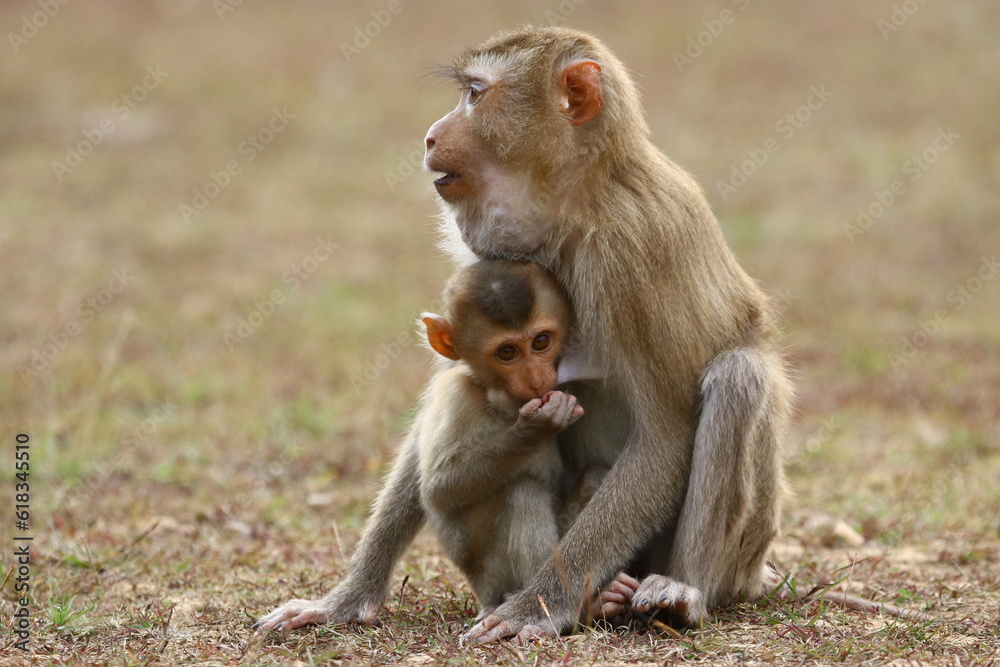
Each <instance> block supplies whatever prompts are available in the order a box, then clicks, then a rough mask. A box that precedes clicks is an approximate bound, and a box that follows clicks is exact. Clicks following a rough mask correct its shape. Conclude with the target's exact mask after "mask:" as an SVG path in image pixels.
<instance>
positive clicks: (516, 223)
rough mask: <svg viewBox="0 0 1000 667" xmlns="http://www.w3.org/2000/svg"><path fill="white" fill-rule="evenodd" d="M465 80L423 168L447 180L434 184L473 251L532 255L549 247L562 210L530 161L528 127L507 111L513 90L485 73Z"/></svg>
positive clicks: (432, 133)
mask: <svg viewBox="0 0 1000 667" xmlns="http://www.w3.org/2000/svg"><path fill="white" fill-rule="evenodd" d="M461 81H462V84H463V89H462V97H461V100H460V101H459V103H458V106H457V107H456V108H455V109H454V110H453V111H452V112H451V113H449V114H448V115H446V116H445V117H444V118H442V119H440V120H439V121H437V122H436V123H434V124H433V125H432V126H431V128H430V130H428V132H427V136H426V138H425V144H426V155H425V158H424V164H425V166H426V168H427V169H428V170H429V171H432V172H435V173H437V174H439V175H440V176H439V178H438V179H437V180H435V181H434V186H435V187H436V188H437V191H438V194H439V195H440V196H441V199H442V200H444V202H445V205H446V206H447V207H448V209H449V210H450V212H451V213H452V214H453V215H454V218H455V221H456V223H457V224H458V227H459V230H460V231H461V233H462V240H463V241H464V242H465V243H466V245H468V246H469V248H470V249H471V250H472V251H473V252H475V253H476V254H477V255H479V256H480V257H520V256H526V255H530V254H531V253H532V252H534V251H536V250H537V249H538V248H539V247H540V246H541V245H542V244H543V243H544V241H545V239H546V236H547V235H548V233H549V232H550V231H551V229H552V227H553V225H554V222H555V220H556V218H557V215H556V213H557V210H558V207H557V206H556V205H555V203H554V200H553V198H552V197H551V196H547V195H546V190H547V185H546V183H545V179H544V178H539V174H538V169H537V165H536V164H532V163H529V162H526V158H525V157H524V152H525V151H524V150H523V148H522V147H521V144H523V140H524V137H523V135H524V130H523V128H516V127H513V128H512V127H509V125H510V121H509V120H508V119H507V118H506V116H509V115H510V113H509V111H505V110H504V109H503V107H504V105H505V103H506V102H505V99H504V98H505V97H507V96H509V95H510V91H509V90H506V89H505V87H504V86H503V85H502V84H501V83H500V82H499V81H498V80H496V79H495V78H494V77H493V76H491V75H489V74H488V73H485V72H478V73H477V74H475V75H471V74H470V75H469V76H468V78H466V77H464V76H463V77H461ZM508 106H509V105H508ZM501 112H503V113H501ZM534 150H535V151H537V148H535V149H534ZM534 162H536V163H537V160H535V161H534Z"/></svg>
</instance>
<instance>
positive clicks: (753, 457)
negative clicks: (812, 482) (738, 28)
mask: <svg viewBox="0 0 1000 667" xmlns="http://www.w3.org/2000/svg"><path fill="white" fill-rule="evenodd" d="M450 71H451V72H452V73H453V74H454V77H455V78H456V79H457V81H458V82H459V83H460V85H461V86H462V89H463V94H462V98H461V101H460V102H459V105H458V107H457V108H456V109H455V110H454V111H452V112H451V113H449V114H448V115H447V116H445V117H444V118H442V119H441V120H439V121H438V122H437V123H435V124H434V125H433V126H432V127H431V129H430V130H429V132H428V134H427V137H426V146H427V155H426V166H427V167H428V169H430V170H431V171H434V172H439V173H442V174H443V176H441V177H440V178H438V179H437V180H436V181H435V186H436V187H437V189H438V192H439V194H440V195H441V198H442V199H443V200H444V202H445V205H444V210H445V221H444V222H445V229H446V231H448V230H455V231H457V232H459V233H460V237H461V242H459V241H458V240H457V239H456V244H455V246H454V248H453V250H454V251H455V255H456V257H458V258H459V259H467V258H468V257H467V256H468V251H469V250H471V251H472V252H473V253H475V254H476V255H478V256H480V257H484V258H497V257H500V258H517V259H530V260H532V261H534V262H537V263H539V264H541V265H542V266H544V267H545V268H547V269H548V270H549V271H551V272H552V273H553V274H554V275H556V276H557V277H559V278H560V279H561V281H562V282H563V283H564V284H565V286H566V288H567V291H568V294H569V296H570V299H571V301H572V304H573V308H574V310H575V312H576V315H577V327H578V341H579V344H578V346H577V350H578V355H577V356H578V358H577V359H568V360H566V361H565V362H564V365H565V367H566V369H565V371H566V374H567V375H579V374H580V373H584V372H586V371H588V370H590V369H592V368H594V367H596V368H597V369H599V373H598V374H599V375H601V376H602V377H603V379H604V386H603V388H602V389H601V390H599V391H593V390H588V388H587V387H586V386H580V387H574V388H572V390H571V391H572V393H574V394H576V395H577V396H578V397H580V402H581V404H582V405H586V406H587V418H586V419H583V420H581V421H580V422H578V423H577V424H576V425H574V426H573V427H571V428H570V429H569V430H568V431H566V432H565V433H563V434H562V435H561V436H560V440H561V442H560V446H561V449H562V451H563V455H564V458H565V461H566V465H567V467H568V468H569V469H570V471H571V472H572V471H573V470H577V469H583V468H584V467H585V466H588V465H591V464H598V465H599V464H611V469H610V470H609V472H608V473H607V475H606V476H605V477H604V480H603V482H602V483H601V486H600V487H599V488H598V490H597V492H596V493H595V495H594V497H593V499H592V500H591V502H590V503H589V504H588V505H587V506H586V507H585V508H584V509H583V511H582V512H581V513H580V515H579V517H578V518H577V520H576V521H575V523H574V524H573V525H572V526H571V527H570V528H569V530H568V531H567V532H566V534H565V535H564V536H563V537H562V539H561V541H560V542H559V546H558V549H557V551H556V553H555V554H554V555H553V557H552V558H551V559H549V560H548V562H547V563H546V564H545V565H544V566H543V567H542V569H541V570H540V571H539V572H538V573H537V574H536V575H535V576H534V578H533V579H532V580H531V583H530V584H529V586H528V587H527V588H526V589H525V590H523V591H521V592H520V593H518V594H516V595H514V596H513V597H512V598H511V599H510V600H508V601H507V602H505V603H504V604H502V605H501V606H500V607H498V608H497V609H496V611H495V612H494V613H493V614H491V615H490V616H487V617H486V618H484V619H483V620H482V621H480V622H479V623H478V624H476V625H475V626H474V627H473V628H472V629H471V630H470V631H469V632H468V633H467V634H466V636H465V637H464V639H465V640H471V641H497V640H499V639H502V638H504V637H511V636H517V637H518V639H528V638H531V637H535V636H540V635H544V634H552V633H554V632H562V631H566V630H568V629H571V628H572V627H573V625H574V624H575V623H576V622H577V620H578V614H579V609H580V607H581V605H580V601H581V600H583V599H587V598H588V597H591V596H592V595H593V589H594V588H596V587H597V586H600V585H603V584H605V583H607V582H609V581H611V580H612V578H613V577H614V576H615V574H616V573H617V572H618V571H619V570H621V569H622V568H624V567H627V566H629V567H630V569H631V570H632V571H633V572H634V573H636V574H639V575H642V576H644V577H645V578H644V579H643V581H642V583H641V584H640V585H639V587H638V590H637V591H636V592H635V595H634V596H633V597H632V606H633V607H634V608H636V609H638V610H639V611H646V610H650V609H652V608H657V607H658V608H661V609H664V610H665V612H666V613H667V614H669V615H670V617H671V618H673V620H674V621H675V622H677V623H680V624H687V625H696V624H698V623H699V622H700V621H701V620H702V619H703V618H704V617H705V615H706V613H707V610H708V609H709V608H711V607H714V606H717V605H720V604H725V603H728V602H730V601H732V600H734V599H738V598H740V597H746V598H755V597H758V596H760V595H761V594H762V593H764V592H765V591H766V590H767V589H768V588H769V587H771V586H774V585H776V584H777V583H778V580H777V579H776V578H775V577H774V576H773V573H772V572H771V571H770V570H769V568H768V567H767V565H766V564H765V562H764V559H765V556H766V553H767V550H768V547H769V545H770V543H771V541H772V540H773V539H774V537H775V536H776V534H777V531H778V524H779V510H780V499H781V495H782V489H783V476H782V471H781V463H780V441H781V438H782V436H783V433H784V430H785V424H786V421H787V415H788V412H789V402H790V396H791V385H790V382H789V380H788V377H787V374H786V370H785V367H784V364H783V363H782V360H781V358H780V356H779V354H778V352H777V346H776V342H775V338H776V331H775V326H774V323H773V319H772V313H771V309H770V307H769V305H768V303H767V299H766V298H765V296H764V295H763V293H762V292H761V291H760V289H759V288H758V287H757V285H756V284H755V283H754V282H753V281H752V280H751V279H750V278H749V277H748V276H747V275H746V273H744V272H743V270H742V269H741V268H740V267H739V265H738V264H737V262H736V259H735V258H734V257H733V255H732V253H731V251H730V250H729V248H728V247H727V246H726V243H725V240H724V239H723V236H722V233H721V230H720V228H719V225H718V223H717V222H716V220H715V217H714V216H713V214H712V212H711V210H710V208H709V206H708V202H707V201H706V200H705V197H704V195H703V194H702V192H701V190H700V189H699V187H698V185H697V184H696V183H695V182H694V180H693V179H692V178H691V177H690V176H689V175H688V174H687V173H685V172H684V171H683V170H682V169H681V168H679V167H678V166H677V165H675V164H674V163H673V162H671V161H670V160H668V159H667V158H666V157H664V156H663V154H662V153H660V152H659V150H658V149H657V148H656V147H655V146H654V145H653V144H652V143H651V142H650V140H649V129H648V127H647V125H646V121H645V117H644V114H643V112H642V109H641V107H640V102H639V95H638V93H637V91H636V89H635V86H634V84H633V83H632V81H631V79H630V78H629V76H628V74H627V73H626V71H625V68H624V67H623V66H622V64H621V63H620V62H619V61H618V60H617V58H615V57H614V56H613V55H612V54H611V53H610V52H609V51H608V49H607V48H606V47H605V46H604V45H603V44H602V43H601V42H599V41H598V40H597V39H595V38H594V37H592V36H590V35H587V34H585V33H581V32H576V31H573V30H568V29H564V28H542V29H525V30H520V31H516V32H511V33H505V34H501V35H499V36H497V37H495V38H494V39H492V40H490V41H488V42H487V43H485V44H483V45H482V46H480V47H478V48H475V49H471V50H469V51H467V52H465V53H464V54H462V55H461V56H460V57H459V58H458V60H457V62H456V63H455V65H454V67H453V68H452V69H451V70H450ZM563 374H564V368H563V367H560V376H562V375H563ZM415 437H416V434H414V433H411V434H410V435H409V436H408V437H407V439H406V440H405V441H404V442H403V444H402V445H401V448H400V453H399V454H398V456H397V460H396V464H395V465H394V467H393V472H392V473H391V474H390V476H389V479H388V481H387V482H386V485H385V487H384V488H383V491H382V492H381V494H380V497H379V500H378V502H377V503H376V507H375V510H374V513H373V515H372V518H371V519H370V520H369V523H368V526H367V527H366V529H365V533H364V535H363V536H362V539H361V541H360V543H359V544H358V547H357V550H356V553H355V554H354V557H353V558H352V561H351V566H350V570H349V573H348V576H347V578H346V579H345V580H344V581H343V582H342V583H341V584H340V585H339V586H338V587H337V588H336V589H335V590H334V591H332V592H331V593H330V594H329V595H328V596H326V597H325V598H323V599H321V600H318V601H307V600H292V601H290V602H288V603H286V604H285V605H283V606H282V607H279V608H278V609H277V610H275V611H273V612H272V613H271V614H269V615H267V616H266V617H264V618H263V619H262V620H261V621H260V623H259V624H258V625H259V626H260V627H263V628H272V629H273V628H281V629H285V630H290V629H294V628H296V627H299V626H302V625H305V624H307V623H323V622H329V621H334V622H345V621H362V622H371V621H373V620H374V618H375V615H376V613H377V611H378V609H380V607H381V604H382V602H383V600H384V599H385V596H386V592H387V586H388V581H389V576H390V573H391V569H392V564H393V563H394V562H395V560H396V559H397V558H398V556H399V554H400V553H401V552H402V550H403V549H405V547H406V545H407V544H408V543H409V541H410V540H411V539H412V537H413V535H414V534H415V533H416V531H417V530H418V529H419V527H420V525H421V524H422V523H423V520H424V517H423V515H422V513H421V511H420V509H419V479H418V478H417V475H416V474H415V473H414V472H413V471H414V469H415V462H416V456H415V453H414V447H413V444H412V443H413V442H414V440H415ZM543 601H544V606H543Z"/></svg>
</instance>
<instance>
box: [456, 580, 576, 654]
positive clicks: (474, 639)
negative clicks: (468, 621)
mask: <svg viewBox="0 0 1000 667" xmlns="http://www.w3.org/2000/svg"><path fill="white" fill-rule="evenodd" d="M526 593H528V592H527V591H522V592H520V593H518V594H517V595H515V596H514V597H513V598H511V599H510V600H508V601H507V602H504V603H503V604H502V605H500V606H499V607H497V608H496V610H495V611H494V612H493V613H492V614H490V615H489V616H487V617H486V618H484V619H483V620H481V621H479V622H478V623H476V624H475V625H474V626H472V629H470V630H469V631H468V632H466V633H465V634H464V635H462V637H461V639H459V645H461V646H468V645H469V644H493V643H496V642H498V641H500V640H501V639H508V638H513V641H514V643H516V644H526V643H527V642H530V641H532V640H534V639H538V638H539V637H556V636H558V635H559V634H560V633H562V632H566V631H569V630H570V629H572V627H573V623H574V621H575V620H576V619H575V617H574V613H573V611H572V610H568V609H567V610H565V611H564V610H562V609H558V608H555V607H554V606H549V605H546V607H545V608H544V609H543V608H542V606H541V605H540V604H539V601H538V598H535V599H534V600H532V599H531V598H530V597H528V596H526ZM529 595H530V594H529Z"/></svg>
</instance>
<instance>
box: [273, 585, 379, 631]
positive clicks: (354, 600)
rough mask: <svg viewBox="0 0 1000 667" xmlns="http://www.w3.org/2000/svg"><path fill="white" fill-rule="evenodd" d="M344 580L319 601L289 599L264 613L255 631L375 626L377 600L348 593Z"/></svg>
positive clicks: (377, 608)
mask: <svg viewBox="0 0 1000 667" xmlns="http://www.w3.org/2000/svg"><path fill="white" fill-rule="evenodd" d="M346 584H347V582H344V583H343V584H341V585H340V586H338V587H337V588H336V589H335V590H334V591H333V592H332V593H331V594H330V595H328V596H326V597H324V598H321V599H319V600H289V601H288V602H286V603H285V604H283V605H281V606H280V607H278V608H277V609H275V610H274V611H272V612H271V613H270V614H268V615H267V616H264V617H263V618H261V619H260V620H259V621H257V622H256V623H254V625H253V628H254V629H255V630H258V631H260V630H277V631H279V632H285V633H288V632H291V631H292V630H297V629H298V628H301V627H303V626H305V625H323V624H325V623H360V624H363V625H378V623H379V621H378V618H377V616H378V612H379V611H380V610H381V608H382V604H381V602H380V601H376V600H372V599H370V598H365V597H364V596H354V595H351V593H352V592H353V591H352V589H351V587H350V586H347V585H346Z"/></svg>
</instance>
